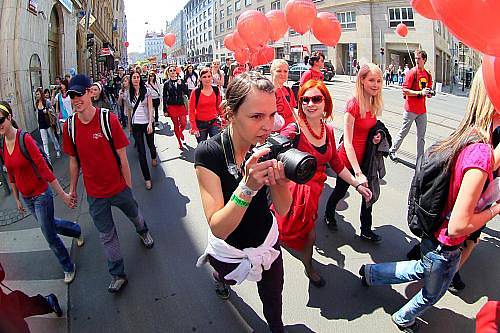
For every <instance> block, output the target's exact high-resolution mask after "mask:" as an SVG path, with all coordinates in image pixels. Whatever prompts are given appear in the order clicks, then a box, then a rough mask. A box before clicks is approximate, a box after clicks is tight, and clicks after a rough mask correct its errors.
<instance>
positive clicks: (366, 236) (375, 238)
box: [360, 230, 382, 243]
mask: <svg viewBox="0 0 500 333" xmlns="http://www.w3.org/2000/svg"><path fill="white" fill-rule="evenodd" d="M360 237H361V239H362V240H366V241H370V242H373V243H380V242H381V241H382V237H380V236H379V235H377V234H376V233H374V232H373V231H371V230H367V231H361V235H360Z"/></svg>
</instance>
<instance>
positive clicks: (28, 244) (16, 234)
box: [0, 227, 73, 254]
mask: <svg viewBox="0 0 500 333" xmlns="http://www.w3.org/2000/svg"><path fill="white" fill-rule="evenodd" d="M59 237H61V239H62V241H63V243H64V246H65V247H66V248H67V249H70V248H71V242H72V240H73V239H72V238H71V237H66V236H59ZM36 251H50V247H49V244H48V243H47V241H46V240H45V237H43V234H42V230H40V228H39V227H36V228H31V229H23V230H14V231H3V232H0V254H3V253H21V252H36Z"/></svg>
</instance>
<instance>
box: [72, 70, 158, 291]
mask: <svg viewBox="0 0 500 333" xmlns="http://www.w3.org/2000/svg"><path fill="white" fill-rule="evenodd" d="M90 86H91V82H90V80H89V78H88V77H86V76H85V75H76V76H74V77H73V78H72V79H71V81H70V83H69V89H68V94H69V96H70V98H71V101H72V103H73V111H74V112H75V115H74V116H73V118H72V119H71V120H72V134H73V137H74V140H75V142H74V143H73V139H72V137H71V136H70V133H69V131H68V126H69V125H68V124H70V122H69V121H67V122H66V123H65V125H64V127H63V147H64V151H65V152H66V153H67V154H68V155H69V156H70V160H69V172H70V193H71V195H72V196H73V197H74V198H75V202H76V193H77V192H76V186H77V183H78V176H79V172H80V168H81V169H82V174H83V182H84V184H85V189H86V191H87V201H88V204H89V213H90V215H91V216H92V219H93V221H94V225H95V226H96V228H97V230H98V231H99V237H100V239H101V243H102V245H103V247H104V252H105V254H106V258H107V260H108V269H109V272H110V274H111V276H112V280H111V284H110V285H109V287H108V290H109V291H110V292H118V291H119V290H120V289H121V288H122V287H123V286H125V285H126V283H127V278H126V275H125V268H124V264H123V257H122V254H121V251H120V242H119V240H118V235H117V232H116V227H115V223H114V222H113V216H112V214H111V206H115V207H118V208H119V209H120V210H121V211H122V212H123V213H125V215H127V217H128V218H129V219H130V220H131V221H132V223H133V224H134V226H135V229H136V231H137V233H138V234H139V236H140V238H141V241H142V243H143V244H144V246H145V247H146V248H151V247H153V244H154V242H153V238H152V237H151V235H150V234H149V231H148V228H147V226H146V223H145V221H144V218H143V216H142V215H141V213H140V211H139V207H138V205H137V202H136V201H135V199H134V197H133V195H132V190H131V188H132V180H131V175H130V168H129V164H128V159H127V154H126V147H127V145H128V143H129V142H128V139H127V137H126V136H125V133H124V132H123V129H122V128H121V125H120V122H119V121H118V118H117V117H116V116H115V115H114V114H113V113H110V114H109V125H110V131H111V137H112V141H108V139H107V138H106V137H105V135H104V132H103V129H102V128H101V122H100V120H99V116H100V113H101V112H102V111H101V110H100V109H97V108H95V107H93V106H92V100H91V97H90V93H89V89H90ZM113 149H114V150H116V152H113Z"/></svg>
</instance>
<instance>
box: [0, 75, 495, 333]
mask: <svg viewBox="0 0 500 333" xmlns="http://www.w3.org/2000/svg"><path fill="white" fill-rule="evenodd" d="M328 86H329V88H330V91H331V93H332V96H333V99H334V111H335V112H334V120H333V122H334V125H335V128H336V139H337V141H338V139H339V138H340V136H341V134H342V125H343V109H344V105H345V102H346V101H347V100H348V99H349V98H350V96H351V93H352V91H353V88H354V84H353V83H351V82H349V78H348V77H343V76H340V77H336V78H335V80H334V81H333V82H331V83H329V84H328ZM384 102H385V107H384V111H383V115H382V117H381V120H382V121H383V122H384V123H385V124H386V126H387V127H388V128H389V130H390V131H391V134H392V136H393V137H394V136H395V135H396V134H397V131H398V130H399V128H400V126H401V123H402V106H403V102H404V100H403V98H402V94H401V89H400V88H399V87H396V86H391V87H384ZM466 102H467V99H466V98H464V97H457V96H454V95H447V94H438V95H437V96H435V97H434V98H432V99H431V100H429V101H428V104H427V110H428V127H427V135H426V138H427V139H426V146H429V145H430V144H432V143H433V142H435V141H436V140H439V139H442V138H444V137H446V136H447V135H448V134H449V133H450V132H451V131H452V130H453V129H454V128H456V127H457V125H458V124H459V122H460V120H461V118H462V116H463V114H464V112H465V106H466ZM161 121H162V122H163V123H164V124H165V127H164V128H163V129H161V130H158V131H157V135H156V136H155V142H156V146H157V149H158V153H159V159H160V160H161V164H159V165H158V167H157V168H154V169H152V180H153V189H152V190H151V191H147V190H146V189H145V187H144V181H143V178H142V174H141V172H140V167H139V161H138V158H137V153H136V150H135V149H134V146H133V144H131V145H130V146H129V147H128V157H129V161H130V168H131V170H132V176H133V184H134V195H135V197H136V199H137V201H138V202H139V206H140V208H141V210H142V212H143V215H144V216H145V219H146V221H147V224H148V226H149V228H150V231H151V234H152V236H153V238H154V239H155V245H154V247H153V248H152V249H150V250H148V249H146V248H144V247H143V246H142V244H141V242H140V239H139V237H138V235H137V234H136V233H135V231H134V228H133V225H132V224H131V223H130V222H129V221H128V220H127V218H126V217H125V216H124V215H123V214H122V213H121V212H120V211H118V210H114V212H113V213H114V217H115V222H116V225H117V228H118V233H119V238H120V242H121V245H122V252H123V254H124V260H125V269H126V272H127V274H128V279H129V284H128V286H127V287H126V288H125V289H124V290H123V291H122V292H120V293H119V294H117V295H113V294H110V293H109V292H108V291H107V286H108V283H109V280H110V276H109V274H108V271H107V267H106V261H105V258H104V253H103V249H102V247H101V245H100V241H99V237H98V233H97V230H96V229H95V227H94V226H93V223H92V221H91V218H90V216H89V212H88V205H87V202H86V197H85V195H84V193H83V185H82V184H80V186H79V201H80V204H79V207H78V208H76V209H75V210H73V211H71V210H69V209H67V208H65V206H64V204H63V203H62V202H61V201H60V200H59V199H58V198H56V200H55V205H56V215H58V216H61V217H65V218H68V219H72V220H76V221H78V223H80V225H81V226H82V229H83V232H84V235H85V240H86V243H85V245H84V246H83V247H82V248H77V247H76V243H75V242H73V244H71V240H70V239H67V240H65V242H66V244H67V246H68V247H71V254H72V258H73V259H74V260H75V262H76V265H77V275H76V279H75V281H74V282H73V283H72V284H71V285H69V288H68V287H67V286H66V285H64V283H63V282H62V279H63V273H62V271H61V269H60V266H59V264H58V262H57V260H56V258H55V256H54V255H53V254H52V253H51V251H50V249H49V248H48V246H47V244H46V242H45V240H44V239H43V236H42V235H41V232H40V230H39V228H37V224H36V222H35V221H34V219H33V218H32V217H31V216H30V217H27V218H26V219H24V220H22V221H20V222H18V223H15V224H11V225H9V226H5V227H0V261H1V262H2V264H3V265H4V267H5V269H6V272H7V281H6V282H5V284H6V285H7V286H9V287H11V288H19V289H21V290H23V291H25V292H27V293H29V294H36V293H42V294H48V293H51V292H53V293H56V294H57V296H58V297H59V298H60V301H61V305H62V306H63V310H64V312H65V315H64V316H63V318H56V317H55V316H54V315H46V316H41V317H36V318H31V319H29V320H28V322H29V324H30V327H31V328H32V332H33V333H39V332H40V333H49V332H50V333H66V332H71V333H83V332H123V333H127V332H134V333H135V332H137V333H142V332H144V333H146V332H148V333H149V332H227V333H229V332H231V333H232V332H266V329H267V326H266V323H265V321H264V319H263V318H264V317H263V314H262V306H261V302H260V300H259V297H258V293H257V288H256V284H255V283H250V282H244V283H243V284H241V285H239V286H235V287H233V288H232V293H231V298H230V299H229V300H228V301H222V300H221V299H219V298H218V297H217V296H216V294H215V292H214V285H213V279H212V275H211V274H212V270H211V268H210V267H209V266H208V265H206V266H204V267H202V268H196V267H195V263H196V260H197V258H198V256H199V255H201V254H202V253H203V250H204V248H205V246H206V242H207V228H208V226H207V222H206V220H205V217H204V213H203V209H202V205H201V201H200V196H199V191H198V184H197V180H196V176H195V171H194V166H193V161H194V149H195V147H196V140H195V138H194V137H193V136H190V135H189V134H187V132H186V137H187V140H188V145H189V146H188V147H189V148H188V149H186V150H184V151H183V152H182V153H181V152H180V151H179V149H178V148H177V142H176V139H175V137H174V134H173V131H172V130H171V128H172V125H171V122H170V120H168V121H167V119H166V118H164V117H161ZM415 136H416V129H415V127H413V128H412V130H411V132H410V134H409V135H408V137H407V138H406V140H405V141H404V143H403V145H402V147H401V149H400V151H399V152H398V157H400V158H401V159H403V160H404V161H407V162H409V163H414V162H415V151H416V142H415ZM67 163H68V162H67V158H63V159H61V160H58V161H57V162H56V163H55V169H56V175H58V176H59V177H60V179H61V180H62V183H63V184H65V185H67V184H68V180H67V179H68V171H67ZM385 163H386V169H387V176H386V178H385V181H384V182H383V183H382V189H381V196H380V199H379V201H378V202H377V203H376V204H375V206H374V209H373V216H374V226H375V228H376V231H377V233H379V234H380V235H381V236H382V237H383V242H382V243H381V244H379V245H373V244H371V243H366V242H363V241H362V240H360V238H359V237H358V236H357V235H358V234H359V217H358V216H359V208H360V200H361V199H360V196H359V195H358V194H356V193H355V191H354V190H353V189H350V191H349V195H348V197H347V198H346V200H345V201H341V202H340V204H339V207H338V208H339V209H338V212H339V214H340V217H341V220H342V223H339V230H338V231H337V232H336V233H331V232H330V231H329V230H328V229H327V228H326V226H325V225H324V224H323V222H322V217H323V212H324V207H325V204H326V200H327V198H328V195H329V194H330V193H331V191H332V189H333V187H334V186H335V177H329V178H328V181H327V184H326V185H325V188H324V192H323V195H322V198H321V202H320V207H319V217H320V218H319V219H318V221H317V225H316V231H317V241H316V248H315V251H314V259H315V261H316V262H315V265H316V267H317V268H318V270H319V272H320V273H321V275H322V276H323V277H324V278H325V280H326V282H327V284H326V286H325V287H324V288H322V289H318V288H316V287H314V286H312V285H310V284H309V283H308V280H307V278H306V276H305V275H304V270H303V266H302V264H301V262H300V261H299V260H297V259H295V258H294V257H293V256H292V254H290V253H289V252H287V251H286V250H284V249H283V255H284V268H285V285H284V290H283V320H284V323H285V325H286V326H287V330H288V331H289V332H384V333H385V332H399V330H398V329H397V328H396V326H395V325H394V324H393V323H392V322H391V317H390V316H391V314H392V313H394V312H395V311H397V310H398V309H399V308H400V307H401V306H402V305H403V304H404V303H405V302H406V300H407V299H408V298H409V297H412V296H413V295H414V294H415V293H416V292H417V291H418V289H419V287H420V286H421V284H420V283H412V284H404V285H400V286H392V287H391V286H387V287H370V288H368V289H367V288H364V287H362V285H361V283H360V279H359V276H358V269H359V267H360V266H361V265H362V264H365V263H372V262H387V261H393V260H403V259H405V255H406V252H407V251H408V250H409V249H410V248H411V246H412V245H413V244H414V243H415V242H416V241H417V239H416V237H414V236H413V235H412V234H411V232H410V231H409V229H408V227H407V225H406V206H407V205H406V204H407V202H406V201H407V194H408V189H409V184H410V182H411V178H412V176H413V170H412V169H411V168H409V167H408V166H406V165H405V164H406V163H394V162H392V161H390V160H389V159H386V160H385ZM102 172H106V170H102ZM330 176H332V175H330ZM2 200H13V198H12V196H10V197H6V198H3V197H2ZM256 223H258V221H256ZM499 249H500V222H499V220H498V218H497V219H496V220H495V221H494V222H493V223H490V224H489V225H487V227H486V229H485V231H484V233H483V235H482V237H481V242H480V244H479V245H478V246H477V247H476V250H475V252H474V253H473V255H472V256H471V258H470V260H469V262H468V263H467V264H466V265H465V267H464V268H463V270H462V278H463V280H464V282H465V283H466V285H467V287H466V289H465V290H463V291H462V292H461V293H460V294H459V295H458V296H455V295H453V294H451V293H447V294H446V295H445V296H444V297H443V298H442V299H441V300H440V301H439V302H438V303H437V304H436V305H435V306H434V307H433V308H432V309H430V310H429V311H427V312H426V313H425V314H424V315H423V316H422V318H421V319H422V325H421V326H422V327H421V330H420V331H421V332H472V331H473V330H474V325H475V323H474V316H475V314H476V313H477V312H478V311H479V309H480V308H481V306H482V305H483V304H484V303H485V302H486V301H487V300H488V299H496V300H498V299H500V289H499V288H498V277H499V276H500V266H499V265H491V264H490V263H491V262H492V261H493V262H494V261H496V260H495V256H496V255H499Z"/></svg>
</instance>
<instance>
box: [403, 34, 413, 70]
mask: <svg viewBox="0 0 500 333" xmlns="http://www.w3.org/2000/svg"><path fill="white" fill-rule="evenodd" d="M404 40H405V44H406V50H407V51H408V55H409V56H410V61H411V66H412V67H415V64H414V63H413V58H412V57H411V53H410V48H409V47H408V41H407V40H406V38H405V39H404Z"/></svg>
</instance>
